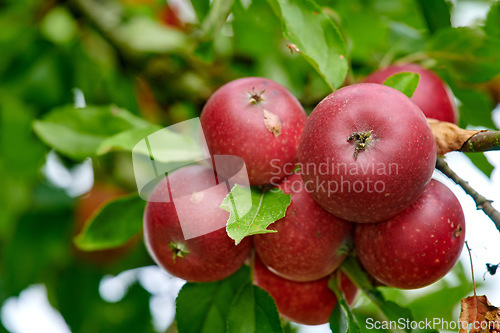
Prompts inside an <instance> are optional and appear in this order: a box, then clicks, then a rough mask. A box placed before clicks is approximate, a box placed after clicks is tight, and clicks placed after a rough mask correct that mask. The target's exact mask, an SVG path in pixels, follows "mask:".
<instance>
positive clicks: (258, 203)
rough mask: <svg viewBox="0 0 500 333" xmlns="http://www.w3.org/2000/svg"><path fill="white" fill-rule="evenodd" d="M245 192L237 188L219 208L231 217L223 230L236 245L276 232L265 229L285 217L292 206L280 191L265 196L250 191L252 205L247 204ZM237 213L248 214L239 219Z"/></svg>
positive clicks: (286, 195) (264, 194) (270, 192)
mask: <svg viewBox="0 0 500 333" xmlns="http://www.w3.org/2000/svg"><path fill="white" fill-rule="evenodd" d="M248 191H249V189H248V188H243V187H240V186H239V185H238V184H236V185H234V187H233V189H232V190H231V192H229V193H228V195H227V196H226V198H224V201H223V202H222V204H221V205H220V208H222V209H224V210H226V211H228V212H229V213H230V215H229V219H228V220H227V226H226V230H227V234H228V235H229V237H231V238H232V239H234V241H235V243H236V244H238V243H239V242H241V240H242V239H243V238H245V237H246V236H250V235H256V234H265V233H270V232H276V231H274V230H267V229H266V228H267V227H268V226H269V225H270V224H271V223H273V222H274V221H277V220H279V219H281V218H283V217H284V216H285V214H286V209H287V208H288V206H289V205H290V202H291V199H290V194H285V193H284V192H283V191H282V190H280V189H273V190H271V191H267V192H265V193H264V192H260V191H258V190H256V189H253V188H252V189H250V196H251V201H250V200H248ZM238 212H247V213H246V214H245V215H244V216H239V215H238Z"/></svg>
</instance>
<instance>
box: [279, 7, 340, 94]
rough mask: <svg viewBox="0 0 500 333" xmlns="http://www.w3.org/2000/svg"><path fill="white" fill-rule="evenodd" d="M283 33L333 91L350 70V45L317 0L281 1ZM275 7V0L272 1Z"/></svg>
mask: <svg viewBox="0 0 500 333" xmlns="http://www.w3.org/2000/svg"><path fill="white" fill-rule="evenodd" d="M278 3H279V6H280V9H281V17H282V23H283V34H284V36H285V38H287V39H288V40H289V41H290V42H291V43H293V44H295V46H296V47H297V48H298V49H299V52H300V53H301V54H303V55H304V57H305V58H306V59H307V61H308V62H309V63H310V64H311V65H312V66H313V67H314V69H316V71H318V73H319V74H320V75H321V76H322V77H323V79H324V80H325V81H326V82H327V83H328V85H329V86H330V88H331V89H332V90H334V89H336V88H338V87H340V86H341V85H342V84H343V83H344V80H345V77H346V75H347V71H348V63H347V54H346V46H345V42H344V39H343V38H342V35H341V34H340V32H339V30H338V28H337V26H336V24H335V22H334V21H333V20H332V18H331V17H330V16H328V15H327V14H325V13H323V12H322V11H321V8H320V7H319V6H318V5H317V4H316V3H314V1H301V0H278ZM270 4H271V6H273V2H270Z"/></svg>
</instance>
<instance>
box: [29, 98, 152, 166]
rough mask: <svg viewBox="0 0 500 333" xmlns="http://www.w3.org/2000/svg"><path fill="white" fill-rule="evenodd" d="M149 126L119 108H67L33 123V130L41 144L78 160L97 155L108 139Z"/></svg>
mask: <svg viewBox="0 0 500 333" xmlns="http://www.w3.org/2000/svg"><path fill="white" fill-rule="evenodd" d="M149 126H151V125H150V124H149V123H148V122H147V121H145V120H143V119H142V118H139V117H137V116H135V115H133V114H131V113H130V112H128V111H126V110H123V109H120V108H118V107H116V106H103V107H97V106H89V107H86V108H74V107H73V106H65V107H62V108H57V109H54V110H53V111H51V112H50V113H49V114H48V115H47V116H45V117H44V118H43V119H41V120H36V121H34V122H33V128H34V130H35V132H36V134H37V135H38V136H39V137H40V139H42V141H44V142H45V143H46V144H47V145H49V146H50V147H52V148H54V149H55V150H57V151H58V152H60V153H61V154H63V155H66V156H68V157H71V158H73V159H77V160H80V159H84V158H85V157H88V156H92V155H94V154H95V152H96V150H97V149H98V147H99V145H100V144H101V142H102V141H103V140H104V139H106V138H107V137H110V136H112V135H115V134H117V133H120V132H122V131H126V130H129V129H132V128H144V127H149Z"/></svg>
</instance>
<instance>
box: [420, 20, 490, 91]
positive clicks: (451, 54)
mask: <svg viewBox="0 0 500 333" xmlns="http://www.w3.org/2000/svg"><path fill="white" fill-rule="evenodd" d="M426 53H427V55H428V56H430V57H431V58H434V59H435V60H437V61H438V64H439V65H442V66H443V67H446V68H448V69H449V70H450V71H452V72H453V74H454V75H455V76H457V77H459V78H460V79H462V80H464V81H468V82H473V83H481V82H485V81H488V80H490V79H491V78H493V77H494V76H496V75H497V74H499V73H500V39H496V38H491V37H490V36H488V35H487V34H486V33H485V32H484V30H482V29H480V28H471V27H461V28H448V29H441V30H439V31H438V32H437V33H436V34H435V35H434V36H433V37H432V38H431V39H430V40H429V41H428V43H427V46H426Z"/></svg>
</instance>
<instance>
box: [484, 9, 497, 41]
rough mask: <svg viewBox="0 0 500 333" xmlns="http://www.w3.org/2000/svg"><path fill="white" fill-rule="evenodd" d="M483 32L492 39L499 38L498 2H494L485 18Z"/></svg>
mask: <svg viewBox="0 0 500 333" xmlns="http://www.w3.org/2000/svg"><path fill="white" fill-rule="evenodd" d="M484 30H485V31H486V33H487V34H488V35H490V36H492V37H496V38H500V2H498V1H497V2H494V3H493V5H492V6H491V8H490V11H489V12H488V16H487V17H486V22H485V23H484Z"/></svg>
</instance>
